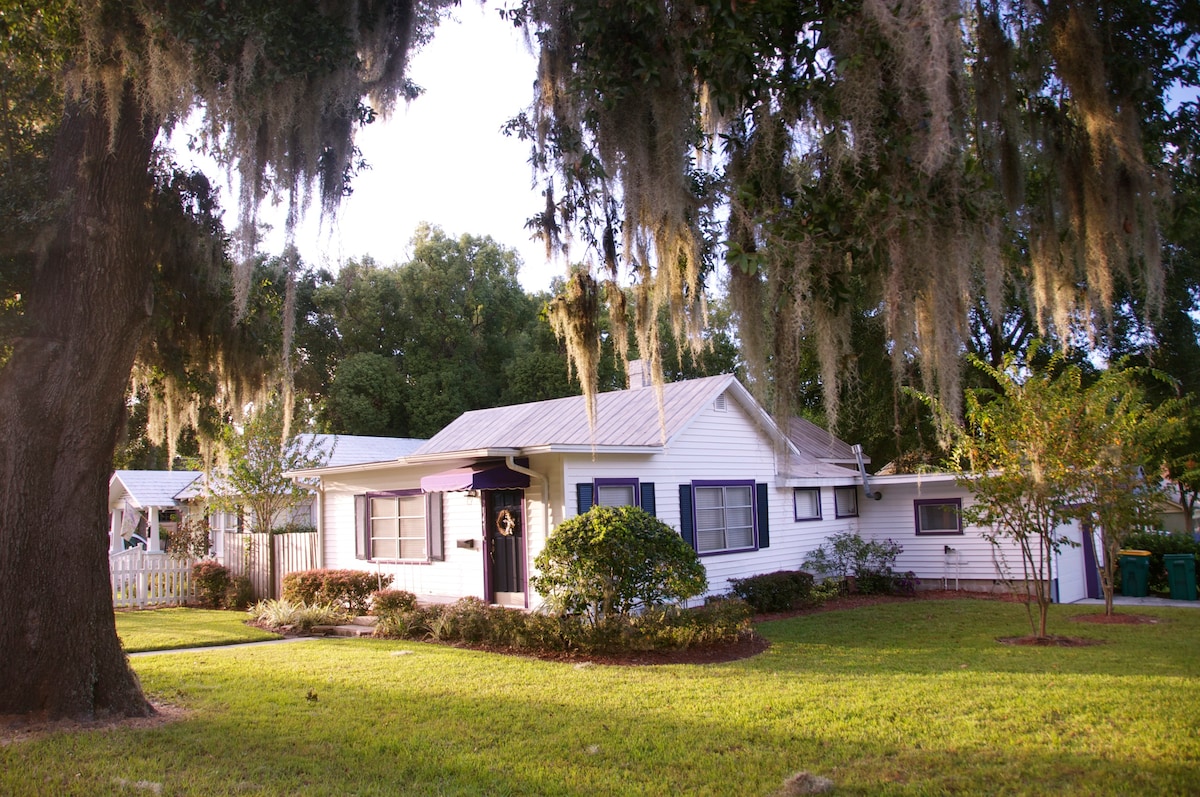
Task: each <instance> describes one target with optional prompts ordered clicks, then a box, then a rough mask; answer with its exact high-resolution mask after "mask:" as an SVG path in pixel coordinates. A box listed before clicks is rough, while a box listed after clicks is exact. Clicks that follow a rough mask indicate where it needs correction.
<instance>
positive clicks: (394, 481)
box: [324, 457, 556, 599]
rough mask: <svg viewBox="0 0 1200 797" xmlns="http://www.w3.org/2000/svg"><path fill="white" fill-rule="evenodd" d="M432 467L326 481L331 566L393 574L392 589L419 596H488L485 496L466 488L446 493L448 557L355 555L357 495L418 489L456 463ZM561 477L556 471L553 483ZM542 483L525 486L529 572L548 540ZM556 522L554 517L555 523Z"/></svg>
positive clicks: (535, 464) (327, 555) (535, 481)
mask: <svg viewBox="0 0 1200 797" xmlns="http://www.w3.org/2000/svg"><path fill="white" fill-rule="evenodd" d="M541 459H542V460H543V461H542V462H538V461H537V460H536V459H535V461H534V462H533V463H531V464H532V469H533V470H538V471H539V472H544V471H540V467H541V466H543V465H553V462H552V460H553V459H556V458H550V457H543V458H541ZM452 466H453V464H446V465H443V466H441V467H437V466H427V467H422V468H395V469H391V468H389V469H384V470H373V471H367V472H362V473H359V474H354V475H341V476H339V477H338V480H337V481H329V482H327V483H326V496H325V528H324V553H325V567H328V568H346V569H352V570H368V571H370V572H379V573H384V574H390V575H392V576H393V581H392V587H393V588H395V589H404V590H408V591H410V592H412V593H414V594H416V595H417V596H418V597H426V598H435V599H442V598H455V597H463V596H467V595H473V596H476V597H480V598H482V597H484V595H485V592H486V590H485V584H484V577H483V576H484V573H483V557H484V546H483V499H482V496H481V495H480V496H471V495H469V494H468V493H465V492H451V493H444V494H443V503H442V518H443V529H442V534H443V538H444V545H445V553H446V558H445V561H441V562H430V563H428V564H425V563H421V564H388V563H377V562H370V561H366V560H362V559H356V558H355V555H354V553H355V525H356V519H355V507H354V496H355V495H361V494H363V493H367V492H375V491H382V490H403V489H413V488H417V487H419V486H420V482H421V477H422V476H427V475H429V474H431V473H436V472H438V471H439V470H443V469H446V468H449V467H452ZM555 478H556V475H551V484H552V485H553V483H554V480H555ZM541 493H542V486H541V482H540V480H538V479H531V480H530V486H529V487H528V488H527V489H526V490H525V514H526V517H525V529H526V546H527V562H526V572H527V573H528V572H529V571H530V570H531V568H532V563H533V557H534V556H536V555H537V553H538V551H540V550H541V548H542V546H543V545H544V544H545V539H546V533H545V523H544V521H543V518H544V517H545V513H544V512H543V510H542V503H541ZM552 522H553V521H552ZM460 541H464V542H465V541H471V542H472V543H473V547H471V548H465V547H459V544H458V543H459V542H460Z"/></svg>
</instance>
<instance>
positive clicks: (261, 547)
mask: <svg viewBox="0 0 1200 797" xmlns="http://www.w3.org/2000/svg"><path fill="white" fill-rule="evenodd" d="M223 558H224V561H223V562H222V563H221V564H223V565H225V566H226V567H227V568H229V573H230V575H233V576H245V577H246V578H248V579H250V584H251V586H252V587H253V591H254V599H255V600H263V599H264V598H278V597H279V596H280V595H282V594H283V577H284V576H285V575H287V574H288V573H293V572H295V571H297V570H311V569H313V568H314V567H316V566H317V533H316V532H315V531H297V532H290V533H287V534H249V533H241V534H239V533H234V532H226V533H225V551H224V557H223Z"/></svg>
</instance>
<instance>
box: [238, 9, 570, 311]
mask: <svg viewBox="0 0 1200 797" xmlns="http://www.w3.org/2000/svg"><path fill="white" fill-rule="evenodd" d="M408 75H409V77H410V78H411V79H412V80H413V81H414V82H415V83H416V84H417V85H419V86H422V87H423V88H424V89H425V93H424V94H423V95H422V96H420V97H419V98H417V99H416V100H415V101H414V102H412V103H411V104H410V105H408V106H407V107H405V106H403V105H401V106H400V107H398V108H397V109H396V111H395V113H394V114H393V115H392V117H391V118H390V119H389V120H386V121H383V120H380V121H376V122H375V123H374V124H371V125H368V126H367V127H366V128H364V129H363V130H361V131H360V132H359V134H358V136H357V144H358V146H359V148H360V149H361V150H362V153H363V157H364V158H365V159H366V160H367V162H368V163H369V164H370V165H371V168H370V169H369V170H367V171H363V172H360V173H359V174H358V176H356V177H355V178H354V182H353V189H354V193H353V194H352V195H351V196H350V197H348V198H347V199H345V200H343V202H342V207H341V210H340V211H339V213H338V217H337V220H336V221H335V222H334V223H333V224H332V225H331V224H330V223H329V222H328V221H327V222H326V223H325V224H324V229H318V227H319V226H320V225H319V218H318V217H319V216H320V213H319V208H316V207H314V208H313V209H312V210H310V212H309V217H308V218H307V219H306V220H305V222H304V223H303V228H302V229H300V230H298V231H297V235H296V245H297V248H299V250H300V254H301V257H302V258H303V259H304V262H305V263H306V264H308V265H310V266H317V267H322V268H328V269H331V270H333V269H336V267H337V265H338V264H339V263H341V262H343V261H345V260H347V259H350V258H360V257H362V256H363V255H368V254H369V255H371V256H372V257H374V258H375V260H376V261H378V262H380V263H383V264H391V263H394V262H405V261H407V260H408V258H409V256H410V255H411V251H412V247H411V240H412V235H413V232H414V231H415V230H416V228H417V225H418V224H420V223H421V222H429V223H430V224H432V225H436V226H439V227H441V228H442V229H443V230H444V231H445V232H446V234H447V235H449V236H451V237H458V236H460V235H466V234H470V235H478V236H484V235H487V236H491V237H492V238H493V239H494V240H495V241H496V242H497V243H499V244H501V245H503V246H505V247H508V248H511V249H515V250H516V251H517V252H518V254H519V255H520V257H521V259H522V261H523V263H524V265H523V266H522V268H521V271H520V280H521V285H522V287H524V288H525V290H527V291H538V290H545V289H547V288H549V286H550V280H551V279H552V278H553V277H554V276H557V275H558V274H560V273H562V271H563V266H562V264H561V263H547V262H546V252H545V247H544V246H543V244H541V243H540V242H538V241H532V240H530V238H529V232H528V231H527V230H526V229H525V221H526V219H528V218H529V217H531V216H533V215H534V214H536V213H537V212H538V211H539V210H540V209H541V208H542V206H543V204H544V200H543V199H542V196H541V193H540V192H539V191H538V190H537V189H535V188H533V187H532V177H533V175H532V171H531V168H530V166H529V163H528V158H529V144H528V142H522V141H518V140H517V139H515V138H508V137H505V136H504V135H503V133H501V132H500V129H501V127H502V126H503V125H504V123H505V122H506V121H507V120H509V119H510V118H512V117H513V116H516V115H517V114H518V113H520V112H521V111H522V110H524V109H525V108H526V107H527V106H528V105H529V103H530V100H531V99H532V98H533V82H534V78H535V77H536V75H537V60H536V59H535V58H534V56H533V55H532V54H530V53H529V50H528V48H527V47H526V45H525V41H524V37H523V36H522V34H521V32H520V31H519V30H517V29H516V28H514V27H513V26H512V24H511V23H509V22H505V21H504V20H502V19H500V15H499V12H498V10H497V8H496V7H495V6H490V7H486V8H480V7H479V6H478V5H477V4H475V3H469V4H464V5H462V6H460V7H458V8H456V9H454V10H453V11H452V13H451V16H450V17H449V18H447V19H445V20H443V21H442V23H441V24H440V25H439V26H438V28H437V30H436V31H435V33H434V37H433V40H432V41H431V42H430V43H429V44H427V45H426V46H425V48H424V49H422V50H420V51H418V52H417V53H416V54H415V55H414V56H413V57H412V59H411V61H410V63H409V68H408ZM273 216H276V214H272V213H270V212H269V211H267V209H264V213H263V217H264V219H266V220H268V221H270V220H271V219H272V217H273ZM277 218H278V219H280V220H282V214H278V215H277ZM275 226H276V231H275V233H274V234H270V235H268V237H267V239H266V241H265V243H264V244H263V246H262V248H263V250H264V251H265V252H267V253H269V254H276V253H278V252H279V251H281V250H282V248H283V237H282V223H276V225H275Z"/></svg>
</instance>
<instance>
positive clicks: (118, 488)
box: [108, 470, 203, 509]
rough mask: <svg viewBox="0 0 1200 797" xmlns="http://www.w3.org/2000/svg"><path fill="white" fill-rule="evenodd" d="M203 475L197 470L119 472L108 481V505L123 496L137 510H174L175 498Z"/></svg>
mask: <svg viewBox="0 0 1200 797" xmlns="http://www.w3.org/2000/svg"><path fill="white" fill-rule="evenodd" d="M202 475H203V474H202V473H201V472H200V471H198V470H119V471H116V472H115V473H113V475H112V476H111V477H110V478H109V480H108V502H109V503H110V504H112V503H114V502H115V501H116V500H117V499H118V498H119V497H120V495H121V493H122V492H124V493H125V496H126V498H127V500H128V501H129V503H130V504H131V505H133V507H134V508H136V509H144V508H146V507H148V506H174V505H175V496H177V495H178V494H179V493H181V492H183V491H184V490H185V489H187V488H188V487H189V486H191V484H192V482H194V481H196V480H197V479H199V478H200V477H201V476H202Z"/></svg>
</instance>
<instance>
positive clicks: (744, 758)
mask: <svg viewBox="0 0 1200 797" xmlns="http://www.w3.org/2000/svg"><path fill="white" fill-rule="evenodd" d="M1093 611H1095V608H1094V607H1087V608H1083V607H1055V608H1054V611H1053V614H1052V629H1051V630H1052V631H1053V632H1054V633H1058V634H1069V635H1073V636H1086V637H1092V638H1095V639H1098V640H1104V641H1105V644H1102V645H1096V646H1092V647H1082V648H1030V647H1010V646H1007V645H1001V644H999V643H997V642H996V641H995V638H996V637H1002V636H1017V635H1020V634H1023V633H1027V628H1028V626H1027V625H1026V622H1025V616H1024V609H1023V608H1022V607H1020V606H1015V605H1012V604H1005V603H996V602H987V601H971V600H961V601H913V602H905V603H900V604H889V605H883V606H876V607H867V608H860V609H854V610H847V611H839V612H830V613H827V614H820V615H812V616H807V617H800V618H794V619H790V620H784V621H778V622H773V623H768V624H764V625H763V626H761V627H760V630H761V631H762V633H764V634H765V635H766V636H768V637H769V638H770V639H771V640H772V647H771V649H770V650H769V651H767V652H766V653H764V654H763V655H761V656H758V657H756V658H753V659H749V660H745V661H740V662H733V663H729V664H719V665H707V666H691V665H688V666H683V665H680V666H666V667H608V666H599V665H596V666H577V665H574V664H569V663H550V662H541V661H536V660H532V659H526V658H516V657H506V656H501V655H496V654H489V653H482V652H476V651H469V650H459V649H454V648H447V647H439V646H435V645H426V644H421V643H413V642H388V641H380V640H336V639H321V640H311V641H304V642H297V643H294V644H291V645H286V646H269V647H262V648H241V649H234V650H226V651H196V652H194V653H180V654H171V655H162V656H147V657H142V658H138V659H135V660H134V668H135V669H136V670H137V672H138V675H139V677H140V678H141V681H142V685H143V686H144V687H145V688H146V690H147V691H148V692H149V693H150V694H151V695H152V696H154V697H155V698H156V699H158V700H161V701H166V702H170V703H172V704H175V705H178V706H182V707H184V708H186V709H187V711H188V712H189V714H188V717H187V718H186V719H184V720H182V721H178V722H174V723H171V724H168V725H163V726H160V727H157V728H152V729H145V730H132V729H120V730H110V731H89V732H82V733H78V732H77V733H62V734H58V735H53V736H49V737H46V738H42V739H39V740H35V741H28V742H21V743H16V744H11V745H9V746H7V747H2V748H0V794H13V795H26V794H46V795H52V794H53V795H59V794H79V795H84V794H88V795H91V794H136V793H147V794H148V793H155V790H156V789H157V793H161V794H167V795H234V794H236V795H246V794H251V795H258V794H269V795H290V794H304V795H344V794H356V795H391V794H419V795H426V794H444V795H580V796H581V797H582V796H583V795H587V797H593V796H594V795H626V794H630V795H759V794H761V795H767V794H771V793H773V792H774V791H776V790H777V789H778V788H779V786H780V784H781V783H782V782H783V781H784V779H785V778H787V777H788V776H789V775H791V774H792V773H795V772H798V771H801V770H806V771H809V772H812V773H814V774H817V775H822V776H824V777H828V778H830V779H832V780H833V781H834V783H835V784H836V791H835V794H838V795H848V794H862V795H874V794H1029V795H1043V794H1070V795H1079V794H1083V795H1086V794H1096V795H1100V794H1104V795H1110V794H1137V795H1150V794H1188V793H1195V792H1197V791H1198V790H1200V765H1198V764H1197V762H1198V761H1200V719H1198V708H1200V656H1198V654H1200V610H1191V609H1145V610H1142V609H1140V608H1139V609H1138V611H1139V612H1144V613H1146V614H1153V615H1155V616H1157V617H1159V618H1161V622H1160V623H1159V624H1157V625H1141V626H1098V625H1090V624H1076V623H1069V622H1067V620H1066V618H1067V617H1068V616H1069V615H1071V614H1076V613H1083V612H1093ZM310 696H311V697H312V698H315V699H310ZM139 782H140V783H141V784H142V786H141V787H140V788H137V787H134V786H131V785H130V784H138V783H139Z"/></svg>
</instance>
